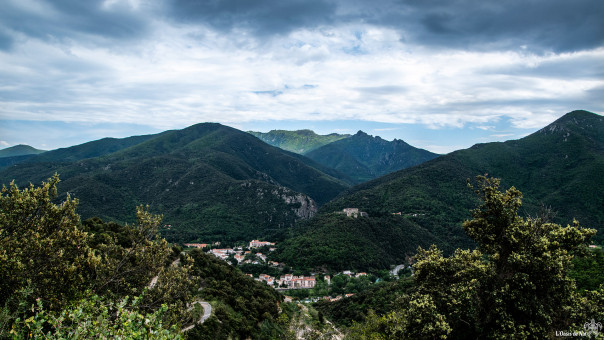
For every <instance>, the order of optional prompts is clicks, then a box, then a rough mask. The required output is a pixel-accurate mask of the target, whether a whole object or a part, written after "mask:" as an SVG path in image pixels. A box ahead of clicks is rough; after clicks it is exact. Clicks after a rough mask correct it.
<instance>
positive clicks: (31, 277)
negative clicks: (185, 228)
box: [0, 175, 196, 337]
mask: <svg viewBox="0 0 604 340" xmlns="http://www.w3.org/2000/svg"><path fill="white" fill-rule="evenodd" d="M57 183H59V177H58V175H55V176H53V177H52V178H50V179H49V180H48V182H43V183H42V186H40V187H37V188H36V187H34V186H33V185H30V186H29V188H26V189H24V190H20V189H19V188H18V187H17V186H16V185H15V184H14V182H13V183H11V184H10V186H9V188H6V187H5V186H3V187H2V190H1V192H0V318H2V319H3V320H0V337H2V336H5V335H6V334H5V333H4V332H5V331H6V329H7V327H10V323H11V322H13V321H14V320H17V319H29V317H30V316H32V313H34V311H33V310H31V309H30V308H29V307H30V306H32V304H34V303H43V305H44V307H45V311H47V312H49V313H60V312H64V311H65V310H66V308H68V307H69V306H71V305H72V304H73V303H75V302H77V301H80V300H81V299H82V298H83V297H85V296H88V295H89V292H91V291H92V292H93V293H94V294H96V295H99V296H102V298H103V299H105V300H107V301H120V300H122V299H123V298H124V297H126V296H141V297H140V299H139V300H140V302H138V303H137V309H139V311H140V312H141V315H142V314H152V313H155V312H156V311H157V310H159V309H160V308H163V307H162V306H167V311H165V312H162V313H161V317H162V318H163V322H164V324H166V325H174V324H178V323H182V322H183V321H187V318H188V317H189V316H190V313H189V312H188V311H187V305H188V303H190V302H191V301H192V299H193V294H194V293H195V292H196V287H195V279H196V278H195V277H194V276H193V275H191V267H192V264H193V260H192V259H191V258H190V257H189V256H187V255H184V254H180V252H181V251H180V250H179V249H173V248H171V247H170V246H169V245H168V243H167V242H166V241H165V240H164V239H163V238H161V237H159V233H158V229H159V226H160V225H161V219H162V217H161V216H157V215H153V214H151V213H150V212H149V210H148V208H146V209H145V208H143V207H138V209H137V217H138V223H137V224H135V225H132V226H130V225H127V226H119V225H117V224H115V223H111V222H110V223H107V224H105V223H103V222H102V221H101V220H100V219H98V218H96V219H92V220H90V221H87V223H85V225H84V226H83V225H81V224H80V217H79V215H78V214H77V213H76V212H75V209H76V206H77V200H75V199H71V197H70V196H69V195H67V197H66V199H65V200H64V201H63V202H61V203H59V204H55V203H53V199H55V198H56V195H57V189H56V185H57ZM6 320H8V321H6Z"/></svg>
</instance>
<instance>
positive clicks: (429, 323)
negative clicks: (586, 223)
mask: <svg viewBox="0 0 604 340" xmlns="http://www.w3.org/2000/svg"><path fill="white" fill-rule="evenodd" d="M476 193H477V194H478V197H479V199H480V201H481V204H480V205H479V206H478V208H476V209H474V210H473V211H472V217H473V218H472V219H471V220H469V221H466V222H465V223H464V229H465V231H466V232H467V233H468V235H469V236H470V237H471V238H472V239H473V240H474V241H475V242H476V244H477V245H478V249H475V250H461V249H458V250H457V251H455V253H454V254H453V255H452V256H450V257H443V254H442V252H441V251H440V250H439V249H438V248H437V247H436V246H432V247H430V248H429V249H428V250H424V249H421V248H420V249H419V250H418V253H417V255H416V256H415V259H416V263H415V265H414V280H415V290H414V292H412V293H411V294H407V295H404V296H402V297H401V298H400V299H399V301H398V303H399V307H397V308H395V309H394V310H393V311H392V312H390V313H388V314H385V315H381V316H378V315H376V314H369V316H368V317H367V319H366V320H365V321H364V322H362V323H357V324H355V325H354V326H353V327H352V328H351V333H350V338H352V339H392V338H415V339H427V338H431V339H432V338H434V339H436V338H440V339H483V338H489V339H490V338H492V339H510V338H514V339H529V338H547V337H551V336H554V335H555V332H556V331H570V332H571V333H572V331H579V330H584V329H583V325H584V323H585V322H588V321H589V320H591V319H595V320H602V319H603V317H604V293H603V287H602V286H600V287H599V289H598V290H596V291H584V292H582V293H580V292H579V291H578V290H577V287H576V284H575V281H574V280H573V279H572V278H570V277H569V272H570V270H571V261H572V259H573V257H574V254H576V253H577V252H580V251H581V249H583V248H582V246H584V244H585V243H586V242H587V241H588V240H589V239H590V238H591V237H592V236H593V235H594V234H595V232H596V231H595V230H594V229H585V228H582V227H580V226H579V223H578V222H576V221H574V222H573V225H572V226H571V225H569V226H567V227H562V226H560V225H558V224H555V223H551V222H550V221H549V220H548V217H547V214H544V215H542V216H541V217H538V218H526V219H525V218H522V217H520V216H518V211H519V209H520V207H521V199H522V194H521V193H520V191H518V190H517V189H515V188H513V187H512V188H510V189H508V190H507V191H506V192H500V191H499V180H498V179H494V178H486V177H481V176H479V177H478V187H477V190H476Z"/></svg>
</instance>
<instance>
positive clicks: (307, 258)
mask: <svg viewBox="0 0 604 340" xmlns="http://www.w3.org/2000/svg"><path fill="white" fill-rule="evenodd" d="M351 138H353V137H351ZM481 174H483V175H484V174H488V176H490V177H497V178H500V179H501V187H500V190H505V189H507V188H509V187H511V186H515V187H516V188H517V189H519V190H520V191H521V192H522V193H523V195H524V199H523V206H522V208H521V214H522V215H524V216H537V215H539V214H541V212H542V211H544V209H543V207H545V208H546V210H547V209H548V208H549V209H550V210H551V211H552V212H550V213H549V214H548V215H549V216H550V219H551V220H552V221H553V222H555V223H560V224H562V225H566V224H571V223H572V221H573V219H577V220H578V221H579V222H580V224H581V225H582V226H584V227H589V228H595V229H598V234H596V236H595V237H594V240H593V241H595V242H597V243H602V242H603V241H604V235H603V234H604V209H603V207H604V195H602V193H603V192H604V176H602V175H601V174H604V117H601V116H599V115H596V114H594V113H591V112H587V111H573V112H570V113H568V114H566V115H565V116H563V117H562V118H560V119H558V120H556V121H555V122H553V123H552V124H550V125H548V126H547V127H545V128H543V129H541V130H539V131H537V132H535V133H533V134H531V135H529V136H527V137H524V138H522V139H519V140H512V141H507V142H503V143H501V142H495V143H486V144H477V145H474V146H473V147H471V148H469V149H465V150H459V151H455V152H452V153H450V154H447V155H444V156H440V157H438V158H435V159H433V160H430V161H428V162H425V163H422V164H420V165H418V166H415V167H411V168H407V169H404V170H400V171H398V172H394V173H391V174H388V175H385V176H383V177H380V178H378V179H375V180H373V181H370V182H367V183H363V184H360V185H357V186H355V187H353V188H351V189H349V190H347V191H345V192H344V193H342V194H341V195H340V196H339V197H337V198H336V199H334V200H332V201H331V202H329V203H328V204H326V205H324V206H323V207H322V208H321V210H320V212H319V214H318V215H317V217H315V218H313V219H311V220H309V221H307V222H306V223H305V227H304V228H301V229H300V230H298V233H297V234H295V235H293V236H294V237H292V238H290V239H288V240H287V241H286V242H284V243H282V244H281V245H280V246H279V248H280V249H278V253H277V255H278V260H281V261H284V262H286V263H289V262H288V261H290V262H291V261H293V262H294V263H297V264H299V265H301V266H307V267H310V268H321V267H327V268H331V269H342V268H341V267H342V266H345V265H350V266H352V265H353V264H354V265H355V266H357V269H361V268H366V267H368V266H372V265H373V266H376V267H378V268H380V267H382V268H383V266H384V265H385V263H384V261H383V260H384V259H385V260H387V261H390V262H389V263H390V264H394V263H398V261H400V260H401V259H402V258H404V257H405V256H411V255H413V254H414V253H415V249H416V247H417V246H418V245H421V246H422V247H425V245H426V243H435V244H437V245H438V246H439V248H441V249H443V250H444V251H445V253H450V252H451V251H453V250H454V249H456V248H473V247H474V244H473V243H472V241H471V240H470V239H469V238H468V237H467V235H466V234H465V232H464V230H463V228H462V222H463V221H464V220H466V219H469V218H470V217H471V216H470V210H471V209H474V208H475V207H476V206H477V204H478V200H477V199H476V198H475V195H474V194H473V192H472V189H471V188H468V185H467V179H470V181H471V182H472V180H473V179H474V178H475V176H477V175H481ZM344 208H358V209H359V210H361V211H365V212H367V213H368V215H369V217H364V218H360V217H359V218H358V219H354V218H348V220H343V221H339V222H338V221H337V220H330V219H327V220H326V217H324V216H331V215H333V213H334V212H338V211H341V210H342V209H344ZM394 214H396V215H394ZM399 214H400V215H399ZM341 218H344V217H341ZM372 220H373V221H372ZM361 245H362V247H361V248H358V247H359V246H361ZM339 251H343V252H346V254H345V255H346V256H349V258H350V259H351V260H350V262H349V263H340V262H338V261H339V260H338V259H339V258H342V257H343V253H338V252H339ZM355 254H356V255H355ZM395 260H396V261H397V262H395Z"/></svg>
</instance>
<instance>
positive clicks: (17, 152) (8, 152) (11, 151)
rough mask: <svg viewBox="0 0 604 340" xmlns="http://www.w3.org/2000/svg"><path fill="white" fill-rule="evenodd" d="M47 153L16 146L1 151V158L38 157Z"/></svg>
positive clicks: (29, 147)
mask: <svg viewBox="0 0 604 340" xmlns="http://www.w3.org/2000/svg"><path fill="white" fill-rule="evenodd" d="M43 152H46V151H45V150H38V149H36V148H34V147H31V146H29V145H23V144H19V145H15V146H11V147H9V148H6V149H2V150H0V158H4V157H15V156H27V155H37V154H40V153H43Z"/></svg>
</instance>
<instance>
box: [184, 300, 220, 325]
mask: <svg viewBox="0 0 604 340" xmlns="http://www.w3.org/2000/svg"><path fill="white" fill-rule="evenodd" d="M195 304H200V305H201V307H203V315H202V316H201V319H199V321H197V322H196V323H193V324H191V325H188V326H187V327H185V328H183V329H182V330H181V332H186V331H188V330H191V329H192V328H193V327H195V325H201V324H202V323H204V322H205V321H206V320H207V319H208V318H209V317H210V315H212V305H210V304H209V303H207V302H205V301H199V300H198V301H194V302H193V303H191V305H189V310H191V309H193V306H194V305H195Z"/></svg>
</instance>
